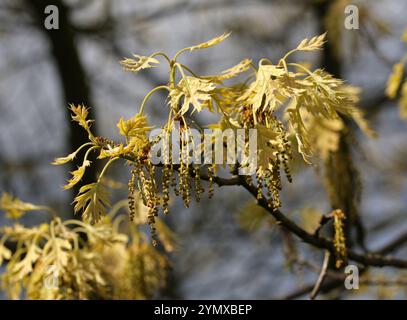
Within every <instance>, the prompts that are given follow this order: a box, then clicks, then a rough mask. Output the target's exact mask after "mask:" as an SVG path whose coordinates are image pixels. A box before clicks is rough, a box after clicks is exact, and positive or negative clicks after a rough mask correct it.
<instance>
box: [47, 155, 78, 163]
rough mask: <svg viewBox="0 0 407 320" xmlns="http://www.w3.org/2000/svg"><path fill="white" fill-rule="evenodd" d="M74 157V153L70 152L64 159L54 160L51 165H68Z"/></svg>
mask: <svg viewBox="0 0 407 320" xmlns="http://www.w3.org/2000/svg"><path fill="white" fill-rule="evenodd" d="M75 156H76V152H72V153H70V154H68V155H67V156H66V157H60V158H55V160H54V161H53V162H52V163H51V164H53V165H54V166H59V165H61V164H65V163H68V162H70V161H72V160H73V159H74V158H75Z"/></svg>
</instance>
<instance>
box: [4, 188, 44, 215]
mask: <svg viewBox="0 0 407 320" xmlns="http://www.w3.org/2000/svg"><path fill="white" fill-rule="evenodd" d="M0 210H3V211H5V213H6V217H7V218H10V219H18V218H20V217H21V216H23V215H24V213H26V212H28V211H42V210H49V208H47V207H44V206H36V205H34V204H32V203H29V202H23V201H21V200H20V199H18V198H13V196H12V195H10V194H8V193H7V192H5V193H3V194H2V196H1V198H0Z"/></svg>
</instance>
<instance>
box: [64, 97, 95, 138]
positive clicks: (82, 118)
mask: <svg viewBox="0 0 407 320" xmlns="http://www.w3.org/2000/svg"><path fill="white" fill-rule="evenodd" d="M69 106H70V110H71V112H72V113H73V114H72V120H74V121H76V122H77V123H79V125H80V126H81V127H83V128H84V129H85V130H86V131H87V132H88V134H89V136H91V135H92V133H91V132H90V124H91V123H92V121H93V120H87V117H88V115H89V111H88V108H86V107H85V106H84V105H78V106H77V107H75V105H74V104H73V103H71V104H70V105H69Z"/></svg>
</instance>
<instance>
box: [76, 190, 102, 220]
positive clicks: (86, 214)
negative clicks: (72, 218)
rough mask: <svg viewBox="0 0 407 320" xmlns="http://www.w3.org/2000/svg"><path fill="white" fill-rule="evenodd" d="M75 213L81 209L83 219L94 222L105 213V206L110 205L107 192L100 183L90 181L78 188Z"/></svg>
mask: <svg viewBox="0 0 407 320" xmlns="http://www.w3.org/2000/svg"><path fill="white" fill-rule="evenodd" d="M74 203H75V207H74V210H75V213H78V212H79V211H82V218H83V220H84V221H86V222H88V223H90V224H95V223H98V222H99V221H100V220H101V219H102V217H103V216H104V215H105V214H106V207H108V206H110V203H109V193H108V192H107V190H106V188H105V187H104V186H103V185H102V184H101V183H91V184H87V185H85V186H83V187H82V188H81V189H80V190H79V195H78V196H76V198H75V200H74Z"/></svg>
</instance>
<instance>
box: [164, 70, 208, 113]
mask: <svg viewBox="0 0 407 320" xmlns="http://www.w3.org/2000/svg"><path fill="white" fill-rule="evenodd" d="M215 87H216V85H215V84H214V83H213V82H211V81H210V80H208V79H199V78H195V77H185V78H183V79H181V81H180V82H179V83H178V85H177V86H176V88H175V89H173V90H171V92H170V101H169V103H170V104H171V106H172V107H173V108H175V109H177V108H178V106H179V104H180V103H182V106H181V110H180V112H181V114H184V113H186V112H187V111H188V109H189V106H190V105H192V107H193V108H194V110H196V111H198V112H200V111H201V110H202V108H203V105H204V103H207V102H208V101H210V100H211V98H212V97H211V93H212V91H213V90H214V89H215ZM182 98H183V100H182ZM181 100H182V101H181Z"/></svg>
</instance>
